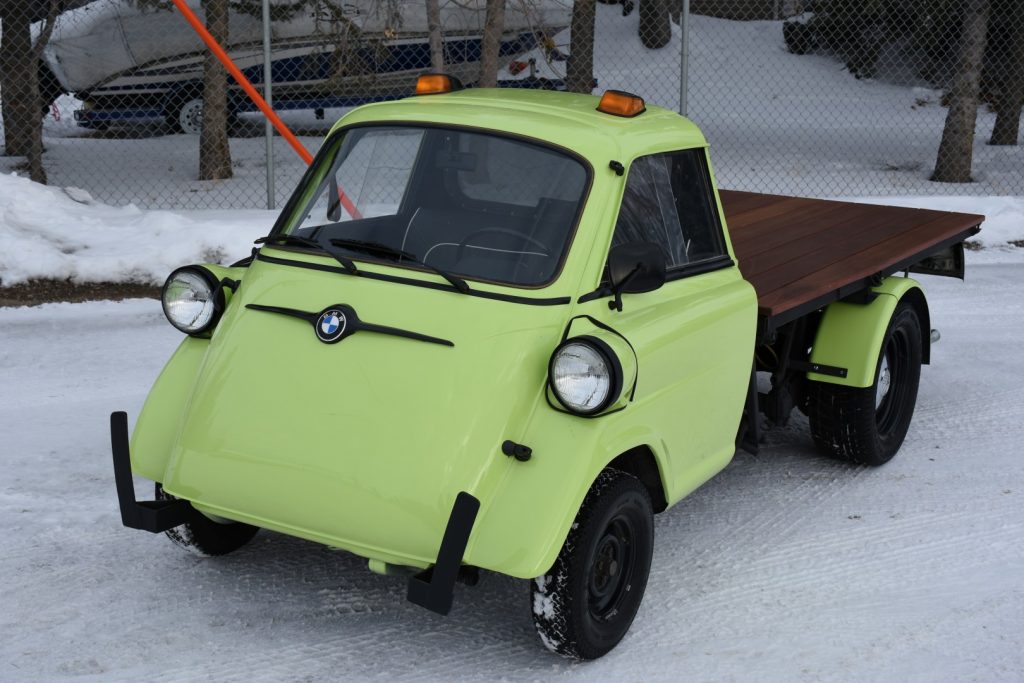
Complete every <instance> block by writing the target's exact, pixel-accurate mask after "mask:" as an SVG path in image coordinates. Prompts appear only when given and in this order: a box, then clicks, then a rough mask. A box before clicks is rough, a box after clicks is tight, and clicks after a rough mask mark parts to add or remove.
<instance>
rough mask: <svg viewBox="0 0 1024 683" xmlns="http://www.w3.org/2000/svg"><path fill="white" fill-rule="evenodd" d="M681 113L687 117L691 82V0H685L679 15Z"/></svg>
mask: <svg viewBox="0 0 1024 683" xmlns="http://www.w3.org/2000/svg"><path fill="white" fill-rule="evenodd" d="M679 33H680V34H681V40H680V41H679V113H680V114H682V115H683V116H686V110H687V105H688V104H689V103H688V102H687V101H686V94H687V93H686V91H687V89H688V87H689V81H690V55H689V51H690V0H683V12H682V14H680V15H679Z"/></svg>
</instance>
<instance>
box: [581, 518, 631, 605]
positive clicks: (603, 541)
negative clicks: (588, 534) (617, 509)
mask: <svg viewBox="0 0 1024 683" xmlns="http://www.w3.org/2000/svg"><path fill="white" fill-rule="evenodd" d="M635 540H636V532H635V529H634V528H633V524H632V523H631V522H630V520H629V519H628V518H627V517H626V516H625V515H622V514H620V515H617V516H616V517H614V518H613V519H612V520H611V521H610V522H609V523H608V526H607V527H605V530H604V532H603V533H602V534H601V538H600V539H599V540H598V542H597V548H596V550H595V552H594V557H593V560H592V562H591V563H590V568H589V570H588V572H587V599H588V604H589V608H590V614H591V616H593V617H594V618H595V619H598V620H607V619H611V618H612V617H614V616H615V614H616V613H617V612H618V610H619V605H620V604H621V603H622V600H623V597H624V596H625V595H626V593H627V592H628V589H629V585H630V583H631V581H632V577H633V569H634V567H635V565H636V542H635Z"/></svg>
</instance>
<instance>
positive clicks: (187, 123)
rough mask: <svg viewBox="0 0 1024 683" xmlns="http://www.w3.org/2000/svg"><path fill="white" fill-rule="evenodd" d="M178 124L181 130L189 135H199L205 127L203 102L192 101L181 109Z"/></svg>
mask: <svg viewBox="0 0 1024 683" xmlns="http://www.w3.org/2000/svg"><path fill="white" fill-rule="evenodd" d="M178 123H180V124H181V129H182V130H183V131H185V132H186V133H189V134H197V133H199V132H200V131H201V130H202V127H203V101H202V100H190V101H188V102H186V103H185V105H184V106H183V107H182V108H181V113H180V114H178Z"/></svg>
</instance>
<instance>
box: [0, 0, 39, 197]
mask: <svg viewBox="0 0 1024 683" xmlns="http://www.w3.org/2000/svg"><path fill="white" fill-rule="evenodd" d="M29 10H30V8H29V7H26V6H19V3H11V4H10V5H8V6H7V7H6V8H4V13H3V15H2V17H0V18H2V22H0V24H2V27H0V31H2V34H3V35H2V37H0V65H2V66H3V70H2V72H0V88H3V119H4V152H5V154H6V155H7V156H16V157H25V159H26V161H27V162H28V174H29V178H31V179H32V180H34V181H35V182H37V183H45V182H46V171H45V169H44V168H43V121H42V117H41V115H40V112H41V110H42V105H41V103H40V98H39V67H38V64H37V59H36V52H35V50H33V49H32V29H31V26H32V17H31V16H30V14H29Z"/></svg>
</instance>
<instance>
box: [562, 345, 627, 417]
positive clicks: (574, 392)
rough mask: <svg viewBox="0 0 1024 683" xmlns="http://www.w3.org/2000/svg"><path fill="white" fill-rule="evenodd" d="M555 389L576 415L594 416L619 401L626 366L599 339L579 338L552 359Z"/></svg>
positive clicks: (563, 347) (565, 346)
mask: <svg viewBox="0 0 1024 683" xmlns="http://www.w3.org/2000/svg"><path fill="white" fill-rule="evenodd" d="M549 376H550V380H551V390H552V392H553V393H554V394H555V397H556V398H557V399H558V401H559V402H560V403H561V404H562V405H563V406H565V407H566V408H568V409H569V410H571V411H572V412H574V413H579V414H581V415H591V414H593V413H598V412H600V411H602V410H604V409H605V408H607V407H608V406H609V405H610V404H611V403H612V402H614V401H615V400H616V399H617V398H618V394H619V389H620V387H621V385H622V367H621V365H620V364H619V360H618V358H617V357H616V355H615V352H614V351H612V350H611V348H610V347H609V346H608V345H607V344H606V343H604V342H603V341H601V340H600V339H597V338H595V337H575V338H573V339H570V340H568V341H566V342H565V343H564V344H562V345H561V346H559V347H558V348H557V349H556V350H555V353H554V355H552V356H551V367H550V369H549Z"/></svg>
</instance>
